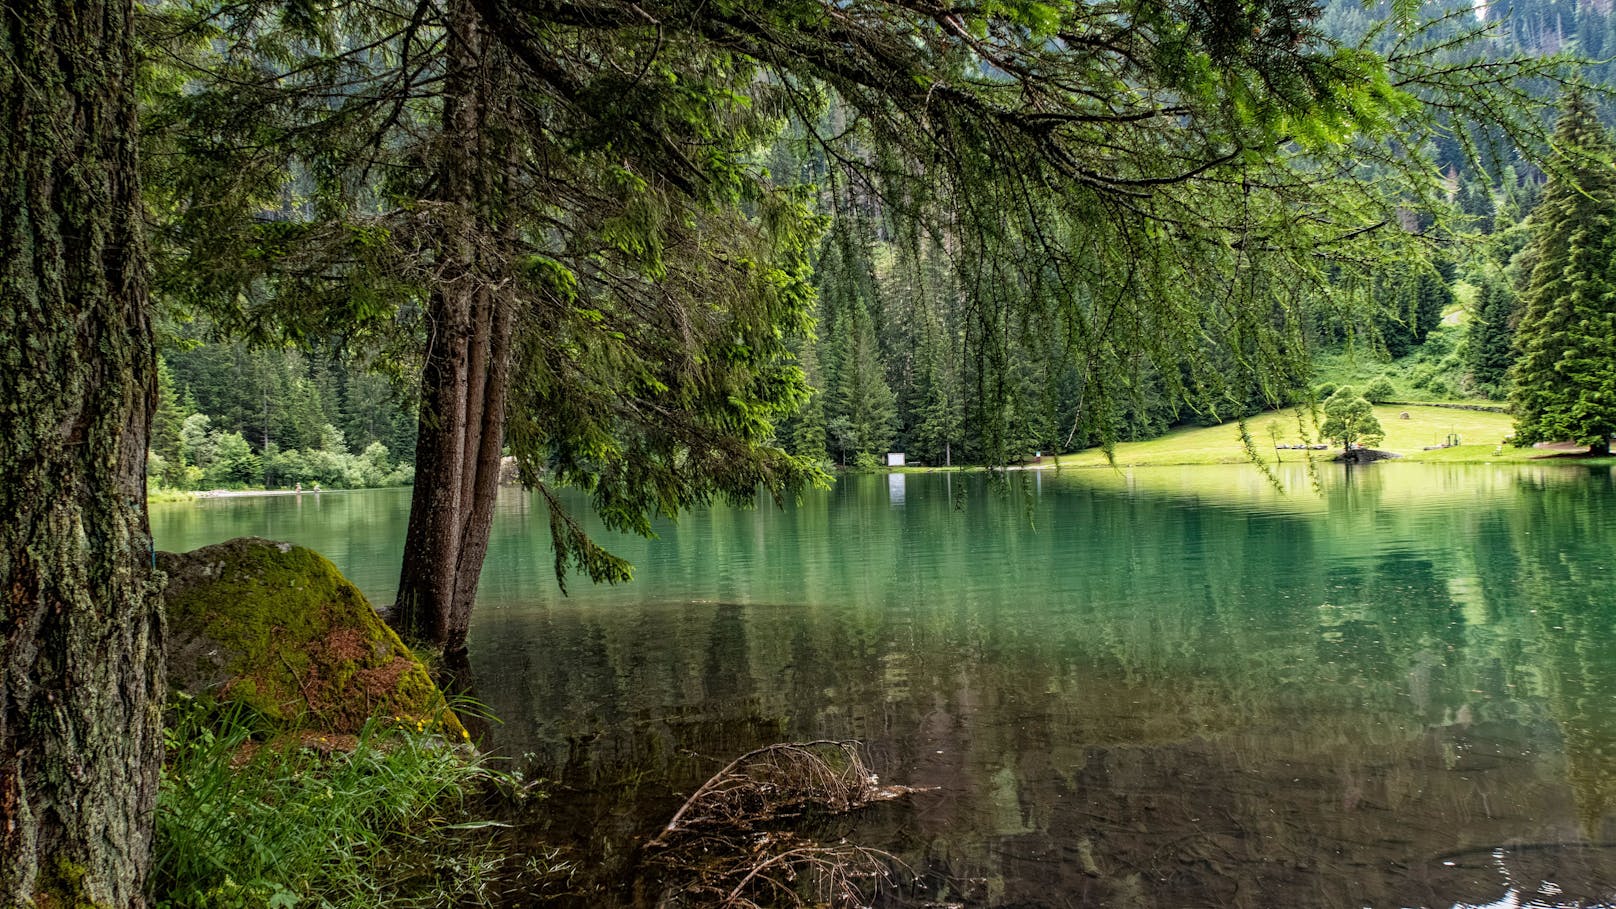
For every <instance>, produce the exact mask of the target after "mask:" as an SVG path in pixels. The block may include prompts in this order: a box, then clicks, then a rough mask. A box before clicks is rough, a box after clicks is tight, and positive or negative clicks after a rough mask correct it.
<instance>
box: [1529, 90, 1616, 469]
mask: <svg viewBox="0 0 1616 909" xmlns="http://www.w3.org/2000/svg"><path fill="white" fill-rule="evenodd" d="M1613 159H1616V145H1613V144H1612V142H1611V139H1610V136H1609V134H1607V133H1606V131H1605V129H1604V127H1603V126H1601V125H1600V123H1599V120H1598V118H1597V116H1596V115H1595V112H1594V108H1593V105H1592V103H1591V102H1590V101H1589V100H1588V98H1587V97H1586V96H1584V95H1582V94H1580V93H1574V94H1571V95H1570V96H1568V97H1567V99H1566V102H1565V109H1564V111H1563V112H1562V114H1561V115H1560V119H1559V122H1558V124H1557V125H1556V128H1555V147H1554V165H1555V166H1554V167H1553V168H1551V170H1550V173H1549V183H1548V186H1547V188H1546V189H1545V191H1544V194H1543V201H1542V202H1541V203H1540V204H1539V205H1538V207H1537V210H1536V211H1534V212H1533V213H1532V219H1531V221H1532V224H1533V225H1534V227H1535V231H1534V234H1533V237H1532V241H1531V250H1530V251H1531V258H1532V262H1533V264H1532V269H1531V272H1530V274H1529V275H1528V276H1527V279H1526V286H1525V290H1524V292H1523V294H1522V306H1523V314H1522V316H1521V322H1520V326H1519V328H1518V329H1517V331H1516V335H1515V344H1516V351H1517V359H1516V361H1515V365H1514V368H1513V370H1512V371H1511V374H1510V375H1511V378H1512V379H1513V381H1514V386H1515V387H1514V391H1513V396H1512V400H1513V402H1514V404H1515V438H1516V442H1517V444H1529V443H1533V442H1541V441H1555V440H1560V441H1564V440H1569V441H1573V442H1577V443H1579V444H1584V445H1587V446H1588V448H1589V450H1590V451H1591V452H1594V453H1608V452H1609V451H1610V436H1611V434H1612V433H1616V357H1613V356H1612V352H1613V351H1616V170H1613V165H1612V162H1613Z"/></svg>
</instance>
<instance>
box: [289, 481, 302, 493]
mask: <svg viewBox="0 0 1616 909" xmlns="http://www.w3.org/2000/svg"><path fill="white" fill-rule="evenodd" d="M292 491H293V492H295V493H297V494H298V495H302V494H303V481H301V480H299V481H298V482H297V483H295V484H293V485H292Z"/></svg>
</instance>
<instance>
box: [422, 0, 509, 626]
mask: <svg viewBox="0 0 1616 909" xmlns="http://www.w3.org/2000/svg"><path fill="white" fill-rule="evenodd" d="M449 22H450V27H449V42H450V51H449V55H450V69H449V74H448V81H447V83H446V86H445V95H446V97H445V102H444V111H443V121H444V136H443V150H442V155H441V161H442V177H441V180H442V184H441V185H442V199H441V201H442V202H443V203H445V206H446V208H447V210H448V211H449V212H450V214H449V215H448V217H449V218H450V220H451V223H452V225H453V226H452V227H451V228H450V230H448V231H447V236H446V237H445V240H444V243H443V245H442V247H441V248H440V254H441V255H442V256H443V261H442V264H441V272H440V278H439V281H438V283H437V286H436V287H434V288H433V292H432V294H431V297H430V299H429V301H428V305H427V330H428V332H429V333H430V336H429V338H428V342H427V351H426V361H425V366H424V368H423V370H422V375H421V418H420V424H419V435H418V436H417V440H416V447H415V490H414V493H413V496H412V498H411V501H410V522H409V528H408V529H407V531H406V533H405V543H404V566H403V571H402V573H401V575H400V578H399V585H398V598H397V600H396V601H395V602H394V604H393V613H392V622H393V625H394V626H395V627H396V628H397V629H398V631H399V633H400V634H401V635H403V636H404V638H405V639H406V640H410V641H416V642H426V643H430V644H432V645H434V646H436V647H439V648H441V649H442V650H443V652H444V654H445V655H447V656H450V657H456V656H459V655H462V654H463V653H464V651H465V648H466V632H467V629H468V628H469V627H470V624H471V607H472V604H473V602H474V601H475V600H476V597H477V581H478V578H479V576H480V575H481V573H482V566H483V559H484V557H485V556H486V555H487V553H488V535H489V530H490V528H491V527H492V525H493V519H494V500H495V498H496V497H497V495H498V493H499V467H500V448H501V445H502V443H503V440H504V426H505V403H506V397H507V389H508V387H509V379H510V359H511V337H512V331H513V328H514V321H515V317H514V308H513V305H512V302H511V299H510V294H509V291H508V290H506V289H504V288H503V287H502V286H501V283H500V282H499V281H498V280H497V278H496V276H497V275H498V273H499V271H500V265H499V259H500V253H499V249H498V247H499V246H500V243H499V233H500V231H501V229H502V228H501V227H500V225H499V223H498V218H497V217H496V210H497V208H498V200H499V198H500V197H501V195H502V192H503V187H502V185H501V184H502V180H503V178H504V173H505V171H504V168H503V167H502V163H503V162H506V161H507V160H508V156H507V154H506V153H505V151H504V150H503V149H502V148H500V142H499V141H498V139H497V138H495V135H494V133H495V132H496V130H494V129H493V128H491V123H490V121H491V120H492V119H493V118H494V117H495V116H497V111H498V110H499V107H500V105H501V104H503V103H504V100H503V98H502V97H501V96H500V95H499V94H498V93H497V92H496V87H495V81H496V80H497V78H498V72H499V70H498V66H497V65H496V64H491V63H490V62H489V60H488V59H487V57H486V52H487V49H488V42H487V40H486V36H485V33H484V31H483V28H482V25H481V22H480V20H479V18H478V15H477V13H476V12H475V11H474V10H473V9H472V4H471V2H470V0H454V2H452V3H450V6H449Z"/></svg>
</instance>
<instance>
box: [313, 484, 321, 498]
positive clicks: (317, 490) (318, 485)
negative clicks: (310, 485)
mask: <svg viewBox="0 0 1616 909" xmlns="http://www.w3.org/2000/svg"><path fill="white" fill-rule="evenodd" d="M314 494H315V495H319V494H320V484H319V483H315V484H314Z"/></svg>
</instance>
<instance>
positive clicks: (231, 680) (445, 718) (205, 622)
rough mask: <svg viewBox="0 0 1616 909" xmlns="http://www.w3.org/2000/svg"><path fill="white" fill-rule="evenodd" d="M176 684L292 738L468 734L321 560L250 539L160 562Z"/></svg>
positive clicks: (420, 668) (171, 679) (411, 660)
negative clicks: (388, 730) (421, 730)
mask: <svg viewBox="0 0 1616 909" xmlns="http://www.w3.org/2000/svg"><path fill="white" fill-rule="evenodd" d="M157 564H158V567H159V568H161V569H162V570H163V571H164V572H166V573H167V574H168V590H167V593H166V594H165V599H166V606H167V612H168V683H169V688H170V689H171V690H173V691H179V692H185V693H187V694H191V695H195V696H199V697H209V696H211V697H216V698H218V699H220V700H222V701H230V702H236V703H241V704H243V705H245V706H248V707H251V708H252V709H253V710H256V711H258V712H259V713H261V714H263V715H264V716H265V717H268V718H270V719H272V720H275V721H278V722H281V723H284V724H286V726H287V727H288V728H293V729H303V730H319V731H322V732H333V733H353V732H357V731H358V730H359V728H360V727H362V726H363V725H364V724H365V722H366V721H367V720H369V719H370V718H371V717H374V716H380V717H385V718H387V719H389V720H391V719H392V718H394V717H397V718H399V720H400V721H402V722H408V723H410V724H412V725H416V724H419V725H421V726H423V727H424V726H429V725H433V724H441V725H442V731H443V732H444V733H445V734H446V735H449V736H451V737H453V738H455V739H459V738H461V737H462V736H463V735H464V728H463V727H462V726H461V725H460V721H459V719H457V718H456V717H455V715H454V714H453V712H451V711H450V710H449V709H448V707H447V705H446V703H445V701H444V697H443V693H442V692H441V691H439V690H438V687H437V686H436V685H435V684H433V682H432V677H431V675H430V674H429V673H428V672H427V669H426V667H425V666H424V665H422V663H421V661H420V660H419V659H417V658H416V657H415V655H414V654H412V653H411V652H410V650H409V648H407V647H405V646H404V643H403V642H402V641H400V640H399V638H398V635H397V634H394V633H393V630H392V629H391V628H388V627H387V625H386V623H384V622H383V621H382V620H381V618H380V617H379V616H377V614H376V611H375V610H374V609H372V608H371V605H370V602H369V601H368V600H366V599H365V595H364V594H362V593H360V592H359V588H357V587H355V586H354V585H353V584H352V583H350V582H349V581H348V579H347V578H344V577H343V576H342V573H341V572H339V571H337V568H336V566H335V565H332V564H331V562H330V561H328V560H327V559H326V558H325V557H324V556H322V555H320V554H319V553H317V552H315V551H314V550H312V549H305V548H303V547H301V546H294V545H292V544H291V543H276V542H272V541H270V540H262V539H257V538H254V537H242V538H240V539H235V540H231V541H229V542H227V543H220V544H218V545H215V546H204V547H203V548H201V549H197V550H194V551H192V552H187V553H180V554H176V553H171V552H164V553H159V554H158V557H157Z"/></svg>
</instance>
